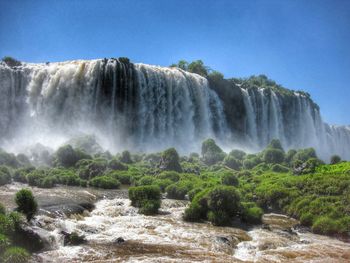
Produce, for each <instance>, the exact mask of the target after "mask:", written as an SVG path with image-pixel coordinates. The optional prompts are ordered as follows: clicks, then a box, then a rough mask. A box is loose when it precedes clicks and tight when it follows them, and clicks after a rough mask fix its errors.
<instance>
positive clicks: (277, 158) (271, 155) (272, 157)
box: [264, 148, 284, 163]
mask: <svg viewBox="0 0 350 263" xmlns="http://www.w3.org/2000/svg"><path fill="white" fill-rule="evenodd" d="M264 161H265V162H266V163H282V162H283V161H284V152H283V151H282V150H280V149H274V148H267V149H266V150H265V151H264Z"/></svg>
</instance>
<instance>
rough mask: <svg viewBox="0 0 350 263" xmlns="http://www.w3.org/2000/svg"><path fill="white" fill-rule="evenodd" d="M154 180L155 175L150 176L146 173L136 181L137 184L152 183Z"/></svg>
mask: <svg viewBox="0 0 350 263" xmlns="http://www.w3.org/2000/svg"><path fill="white" fill-rule="evenodd" d="M155 180H156V178H155V177H153V176H150V175H146V176H143V177H141V178H140V179H139V180H138V181H137V184H136V185H137V186H139V185H152V184H153V182H154V181H155Z"/></svg>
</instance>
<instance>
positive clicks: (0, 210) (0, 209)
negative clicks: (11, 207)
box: [0, 203, 6, 215]
mask: <svg viewBox="0 0 350 263" xmlns="http://www.w3.org/2000/svg"><path fill="white" fill-rule="evenodd" d="M5 214H6V208H5V206H4V205H3V204H2V203H0V215H5Z"/></svg>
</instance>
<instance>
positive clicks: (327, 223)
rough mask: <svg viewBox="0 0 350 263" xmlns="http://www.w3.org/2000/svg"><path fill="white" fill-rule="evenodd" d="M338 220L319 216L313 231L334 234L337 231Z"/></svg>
mask: <svg viewBox="0 0 350 263" xmlns="http://www.w3.org/2000/svg"><path fill="white" fill-rule="evenodd" d="M337 223H338V222H337V221H336V220H334V219H331V218H329V217H327V216H323V217H319V218H318V219H316V220H315V223H314V224H313V225H312V231H313V232H315V233H318V234H327V235H329V234H334V233H336V232H337V229H338V226H337Z"/></svg>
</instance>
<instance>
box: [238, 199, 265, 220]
mask: <svg viewBox="0 0 350 263" xmlns="http://www.w3.org/2000/svg"><path fill="white" fill-rule="evenodd" d="M241 204H242V208H241V213H240V217H241V219H242V221H244V222H247V223H250V224H260V223H261V219H262V216H263V214H264V211H263V210H262V209H261V208H260V207H258V206H257V205H256V203H254V202H242V203H241Z"/></svg>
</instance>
